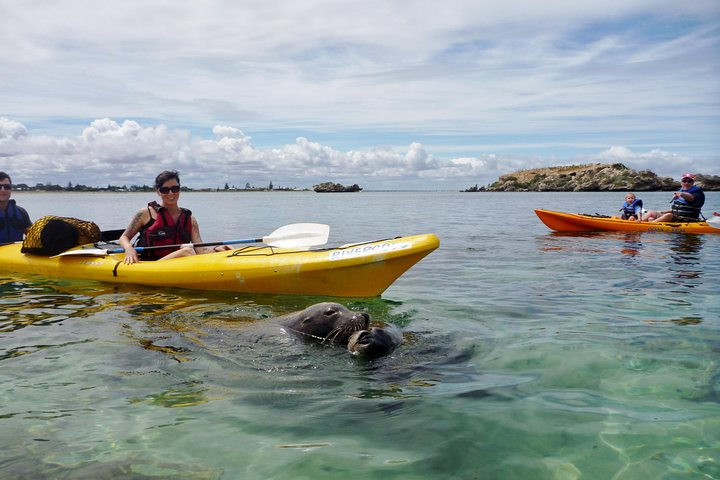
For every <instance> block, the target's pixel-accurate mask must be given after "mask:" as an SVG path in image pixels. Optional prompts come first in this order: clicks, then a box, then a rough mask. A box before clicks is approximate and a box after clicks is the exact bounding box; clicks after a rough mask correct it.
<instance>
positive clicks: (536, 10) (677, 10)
mask: <svg viewBox="0 0 720 480" xmlns="http://www.w3.org/2000/svg"><path fill="white" fill-rule="evenodd" d="M0 10H2V12H3V18H4V19H5V22H4V23H6V24H7V28H4V29H0V69H1V71H2V72H3V76H2V78H0V105H2V109H3V111H2V115H3V116H4V117H5V119H4V120H2V121H0V142H2V147H1V148H2V152H3V154H4V155H6V158H8V157H7V155H8V154H10V153H11V154H12V155H13V158H19V157H18V155H21V154H22V155H25V156H24V157H23V161H27V162H29V163H28V164H29V165H38V166H39V165H41V164H43V162H46V163H47V165H48V169H47V170H41V169H39V170H38V173H39V174H46V175H47V176H51V175H52V172H56V171H57V172H65V171H68V175H70V174H72V173H75V174H76V175H82V173H81V172H72V169H73V168H83V169H90V170H92V171H93V172H98V174H99V175H103V177H102V178H103V179H104V178H106V177H108V176H110V173H108V172H109V171H110V170H112V169H113V168H114V167H113V166H114V165H122V166H123V169H122V170H119V171H118V173H117V175H119V176H121V178H123V179H127V180H130V179H132V178H138V177H146V176H147V177H148V178H153V176H154V175H152V174H151V173H150V172H155V171H156V170H157V167H163V166H168V165H175V167H176V168H183V167H187V168H188V169H192V168H198V169H200V170H201V171H199V172H193V173H192V175H193V176H191V177H189V178H190V179H192V180H193V181H195V180H198V181H200V180H202V179H205V180H203V181H208V182H209V181H210V177H211V175H214V173H213V172H215V171H216V169H218V168H222V169H224V170H223V171H222V176H223V178H231V177H233V176H241V175H252V176H256V177H260V176H262V175H265V176H269V175H273V176H274V175H278V174H281V173H282V174H286V175H288V176H292V180H293V181H295V182H297V183H301V182H303V183H309V182H306V180H305V178H306V179H307V180H309V179H310V178H315V177H320V176H327V175H349V176H350V178H351V179H352V178H354V177H355V176H356V175H362V176H367V177H368V178H374V179H381V178H385V177H394V178H403V179H410V180H413V181H416V182H418V185H423V186H426V187H428V188H433V187H434V186H442V185H444V184H443V183H442V182H443V181H444V179H447V178H455V176H458V177H462V175H479V176H481V178H480V179H478V181H480V183H483V182H484V181H488V182H489V181H491V180H493V178H492V177H493V176H494V175H495V174H497V173H503V171H504V170H506V169H510V168H514V167H515V166H519V167H520V168H522V167H524V166H533V165H536V164H537V163H541V162H550V161H559V162H568V161H572V160H573V159H574V158H576V157H577V158H586V157H593V156H594V155H598V154H597V153H596V152H604V151H605V150H607V149H608V148H609V147H610V146H611V145H624V146H626V148H628V149H630V151H631V152H645V153H643V154H633V155H630V157H632V159H631V160H629V161H632V162H636V165H653V162H656V161H657V162H660V161H661V160H660V159H661V158H663V159H664V162H665V163H659V166H661V167H663V168H664V166H666V165H668V163H677V164H682V163H687V162H690V163H699V164H700V165H703V164H702V162H706V163H705V164H706V165H713V163H711V160H716V159H717V151H718V148H720V140H719V138H720V135H718V131H719V130H720V115H719V114H718V112H719V111H720V89H719V88H718V83H717V77H718V74H719V73H720V57H719V56H718V55H717V51H718V48H719V47H720V31H719V30H718V23H719V22H718V20H719V19H720V4H719V3H718V2H717V1H716V0H696V1H693V2H676V1H670V0H649V1H648V0H611V1H607V2H603V3H601V4H597V3H589V2H577V1H574V0H550V1H546V2H542V3H539V2H535V1H530V0H510V1H509V2H502V3H500V4H498V3H493V2H467V1H463V0H448V1H447V2H443V4H442V8H440V7H438V4H437V2H431V1H429V0H417V1H413V2H398V1H390V2H388V1H385V0H367V1H366V2H363V3H362V4H360V3H357V4H353V3H352V2H350V3H348V2H337V1H334V0H308V1H303V2H288V1H281V0H264V1H255V0H251V1H244V2H233V1H229V0H214V1H212V2H210V3H209V4H203V5H200V4H196V3H187V2H186V3H182V4H177V2H170V1H168V0H161V1H160V2H153V3H152V4H148V3H147V2H139V1H138V0H128V1H126V2H122V3H118V2H110V3H103V4H101V5H99V4H97V2H90V1H89V0H72V1H70V0H57V1H55V2H46V3H44V4H43V5H42V7H37V6H36V7H31V8H25V6H22V5H20V4H17V5H15V4H14V3H12V2H7V1H3V0H0ZM160 25H161V26H162V28H159V27H158V26H160ZM93 118H96V119H99V120H95V121H94V122H92V123H91V124H90V125H89V126H88V119H93ZM109 119H128V120H124V121H120V122H119V121H115V120H109ZM13 122H14V123H13ZM18 125H20V127H21V128H20V130H18V128H19V127H18ZM23 125H26V126H27V128H26V127H25V126H23ZM148 125H156V126H154V127H153V126H148ZM237 126H241V127H242V129H243V130H240V129H238V128H237ZM83 127H85V131H83V132H82V134H81V135H80V137H79V138H78V137H76V136H77V135H78V131H79V129H81V128H83ZM22 129H25V131H24V132H23V130H22ZM28 130H30V131H32V132H34V133H33V134H32V135H30V134H29V133H28ZM210 131H212V135H207V134H206V132H210ZM190 132H192V134H191V133H190ZM245 132H251V133H252V138H251V137H250V136H249V135H246V133H245ZM260 145H262V148H261V147H260ZM28 151H32V152H34V153H32V154H31V153H28ZM653 151H656V152H675V153H673V154H668V155H676V157H673V158H665V157H663V154H653V153H651V152H653ZM38 152H41V153H38ZM44 155H48V156H50V155H52V156H53V160H52V161H49V160H43V156H44ZM493 155H495V156H496V157H493ZM641 155H645V156H641ZM704 159H708V160H704ZM57 162H61V163H62V164H63V165H64V167H62V168H60V167H59V166H57ZM104 169H109V170H108V171H105V172H104V171H103V170H104ZM195 175H197V176H195ZM483 176H484V177H483ZM184 178H187V177H184ZM474 180H475V179H473V183H475V182H474ZM450 181H451V180H448V182H450ZM403 184H404V185H407V183H403Z"/></svg>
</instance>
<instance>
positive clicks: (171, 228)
mask: <svg viewBox="0 0 720 480" xmlns="http://www.w3.org/2000/svg"><path fill="white" fill-rule="evenodd" d="M150 207H152V208H153V209H154V210H155V212H156V214H157V216H156V217H155V218H152V215H150V221H149V222H148V223H146V224H145V226H144V227H143V228H142V230H140V235H139V236H138V239H137V242H135V245H136V246H138V247H156V246H162V245H178V244H181V243H189V242H191V241H192V219H191V217H192V212H191V211H190V210H188V209H187V208H181V209H180V217H178V221H177V223H175V221H174V220H173V218H172V216H171V215H169V214H168V212H167V209H166V208H165V207H163V206H161V205H158V203H157V202H150V203H148V211H150ZM175 250H177V247H175V248H157V249H153V250H144V251H142V252H140V257H141V258H143V259H144V260H157V259H159V258H162V257H164V256H165V255H167V254H169V253H172V252H174V251H175Z"/></svg>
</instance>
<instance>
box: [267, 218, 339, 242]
mask: <svg viewBox="0 0 720 480" xmlns="http://www.w3.org/2000/svg"><path fill="white" fill-rule="evenodd" d="M329 236H330V225H325V224H322V223H293V224H290V225H285V226H284V227H280V228H278V229H277V230H275V231H274V232H272V233H271V234H270V235H268V236H266V237H263V238H262V242H263V243H266V244H268V245H270V246H271V247H279V248H300V247H313V246H316V245H324V244H326V243H327V241H328V237H329Z"/></svg>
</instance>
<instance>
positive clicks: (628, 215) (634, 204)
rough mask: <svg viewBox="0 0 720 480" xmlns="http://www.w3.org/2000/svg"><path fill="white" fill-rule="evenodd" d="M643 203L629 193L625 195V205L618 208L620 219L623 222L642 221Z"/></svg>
mask: <svg viewBox="0 0 720 480" xmlns="http://www.w3.org/2000/svg"><path fill="white" fill-rule="evenodd" d="M642 209H643V201H642V200H640V199H639V198H636V197H635V194H634V193H632V192H629V193H627V194H625V203H623V204H622V207H620V218H622V219H623V220H633V221H636V222H641V221H642Z"/></svg>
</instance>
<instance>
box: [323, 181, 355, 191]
mask: <svg viewBox="0 0 720 480" xmlns="http://www.w3.org/2000/svg"><path fill="white" fill-rule="evenodd" d="M313 190H315V191H316V192H318V193H339V192H359V191H361V190H362V187H360V186H359V185H358V184H357V183H354V184H352V185H349V186H345V185H342V184H340V183H332V182H325V183H320V184H318V185H313Z"/></svg>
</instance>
